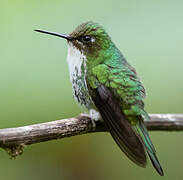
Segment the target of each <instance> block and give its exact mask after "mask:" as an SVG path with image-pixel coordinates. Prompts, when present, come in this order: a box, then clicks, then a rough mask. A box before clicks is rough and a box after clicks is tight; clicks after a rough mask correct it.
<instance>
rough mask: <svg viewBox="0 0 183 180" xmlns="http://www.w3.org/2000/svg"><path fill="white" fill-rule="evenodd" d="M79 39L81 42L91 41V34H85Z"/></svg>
mask: <svg viewBox="0 0 183 180" xmlns="http://www.w3.org/2000/svg"><path fill="white" fill-rule="evenodd" d="M79 40H80V41H81V42H83V43H87V42H91V41H92V38H91V36H88V35H86V36H81V37H80V39H79Z"/></svg>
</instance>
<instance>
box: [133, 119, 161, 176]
mask: <svg viewBox="0 0 183 180" xmlns="http://www.w3.org/2000/svg"><path fill="white" fill-rule="evenodd" d="M141 118H142V117H140V118H139V123H138V125H136V130H137V132H138V133H139V135H140V137H141V139H142V141H143V143H144V145H145V147H146V150H147V153H148V155H149V157H150V159H151V162H152V164H153V166H154V168H155V169H156V170H157V172H158V173H159V174H160V175H161V176H163V175H164V173H163V169H162V167H161V165H160V163H159V161H158V158H157V156H156V151H155V148H154V146H153V144H152V141H151V139H150V137H149V133H148V131H147V128H146V127H145V125H144V123H143V119H141ZM146 118H148V116H146Z"/></svg>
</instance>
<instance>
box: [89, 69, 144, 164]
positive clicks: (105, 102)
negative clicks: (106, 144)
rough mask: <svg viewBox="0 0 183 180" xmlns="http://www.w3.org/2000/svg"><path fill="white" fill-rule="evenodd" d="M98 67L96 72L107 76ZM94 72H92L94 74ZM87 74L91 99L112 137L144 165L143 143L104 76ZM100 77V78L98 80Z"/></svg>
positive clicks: (136, 160)
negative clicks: (98, 76)
mask: <svg viewBox="0 0 183 180" xmlns="http://www.w3.org/2000/svg"><path fill="white" fill-rule="evenodd" d="M98 68H100V70H99V71H97V72H98V73H101V75H102V76H107V75H106V74H105V73H106V71H105V70H104V69H103V68H105V67H104V66H103V67H98ZM95 75H96V74H94V76H95ZM94 76H93V77H92V76H89V78H87V86H88V88H89V92H90V95H91V97H92V100H93V102H94V104H95V106H96V107H97V109H98V110H99V112H100V114H101V116H102V119H103V120H104V123H105V125H106V127H107V128H108V130H109V132H110V133H111V135H112V137H113V139H114V140H115V142H116V143H117V144H118V146H119V147H120V149H121V150H122V151H123V152H124V153H125V154H126V155H127V156H128V157H129V159H131V160H132V161H133V162H135V163H136V164H138V165H139V166H142V167H145V166H146V153H145V150H144V146H143V143H142V141H141V139H140V136H139V135H138V133H136V132H135V131H134V129H133V128H132V126H131V124H130V122H129V121H128V119H127V118H126V117H125V115H124V113H123V112H122V109H121V106H120V102H119V100H118V99H117V98H116V96H115V95H114V93H113V92H112V91H111V89H110V88H109V87H107V86H106V85H105V84H106V83H107V82H104V81H105V80H104V79H105V78H102V79H103V80H102V79H101V76H100V78H97V76H95V77H94ZM99 79H100V80H99Z"/></svg>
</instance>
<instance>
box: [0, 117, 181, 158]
mask: <svg viewBox="0 0 183 180" xmlns="http://www.w3.org/2000/svg"><path fill="white" fill-rule="evenodd" d="M150 117H151V121H146V122H145V124H146V126H147V128H148V129H149V130H156V131H157V130H158V131H183V114H151V115H150ZM105 131H106V129H105V127H104V124H103V123H101V122H97V123H95V122H94V121H93V120H91V119H90V117H89V116H88V115H86V114H81V115H79V116H78V117H74V118H69V119H62V120H56V121H51V122H47V123H41V124H33V125H29V126H23V127H17V128H6V129H0V147H1V148H3V149H5V150H6V151H7V152H8V153H9V154H10V156H12V157H15V156H17V155H20V154H21V153H22V152H23V148H24V146H25V145H30V144H35V143H40V142H44V141H49V140H53V139H61V138H64V137H70V136H75V135H79V134H87V133H92V132H105Z"/></svg>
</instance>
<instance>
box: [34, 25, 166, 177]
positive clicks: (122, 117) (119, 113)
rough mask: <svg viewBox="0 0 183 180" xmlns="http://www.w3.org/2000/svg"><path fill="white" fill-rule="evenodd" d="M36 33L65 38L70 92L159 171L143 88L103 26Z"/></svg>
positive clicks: (132, 154)
mask: <svg viewBox="0 0 183 180" xmlns="http://www.w3.org/2000/svg"><path fill="white" fill-rule="evenodd" d="M37 31H39V32H43V33H47V34H52V35H56V36H60V37H62V38H65V39H67V40H68V44H69V51H68V63H69V71H70V78H71V82H72V88H73V94H74V97H75V98H76V100H77V101H78V103H80V104H81V105H84V106H85V107H86V108H88V109H89V110H92V109H95V110H97V111H98V112H99V113H100V115H101V117H102V119H103V121H104V123H105V125H106V127H107V128H108V130H109V132H110V133H111V135H112V137H113V139H114V140H115V142H116V143H117V144H118V146H119V147H120V149H121V150H122V151H123V152H124V153H125V154H126V155H127V156H128V157H129V158H130V159H131V160H132V161H133V162H135V163H136V164H138V165H139V166H142V167H145V166H146V153H145V150H146V151H147V153H148V155H149V157H150V159H151V162H152V164H153V166H154V167H155V169H156V170H157V171H158V173H159V174H160V175H163V170H162V168H161V166H160V163H159V161H158V159H157V157H156V152H155V148H154V146H153V144H152V142H151V139H150V137H149V134H148V132H147V129H146V127H145V125H144V123H143V122H144V120H149V119H150V118H149V116H148V114H147V112H146V111H145V110H144V102H143V99H144V97H145V89H144V87H143V85H142V83H141V81H140V79H139V78H138V76H137V73H136V71H135V69H134V68H133V67H132V66H131V65H129V64H128V62H127V61H126V59H125V58H124V57H123V55H122V53H121V52H120V51H119V49H118V48H117V47H116V46H115V44H114V43H113V41H112V40H111V38H110V37H109V35H108V34H107V33H106V31H105V30H104V28H103V27H102V26H100V25H99V24H97V23H93V22H87V23H83V24H81V25H79V26H78V27H77V28H76V29H75V30H74V31H73V32H72V33H71V34H69V35H64V34H57V33H51V32H47V31H41V30H37Z"/></svg>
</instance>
